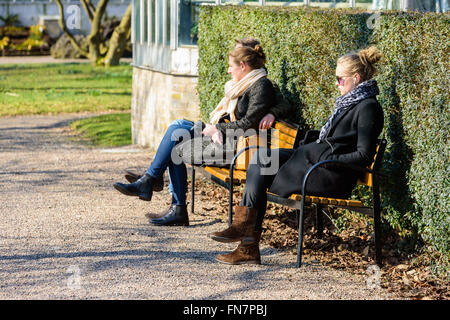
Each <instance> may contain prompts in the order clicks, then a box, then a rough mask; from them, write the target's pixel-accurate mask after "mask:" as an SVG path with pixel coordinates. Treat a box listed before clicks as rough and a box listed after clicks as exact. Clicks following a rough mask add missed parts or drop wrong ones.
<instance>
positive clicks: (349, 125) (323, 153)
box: [269, 98, 384, 198]
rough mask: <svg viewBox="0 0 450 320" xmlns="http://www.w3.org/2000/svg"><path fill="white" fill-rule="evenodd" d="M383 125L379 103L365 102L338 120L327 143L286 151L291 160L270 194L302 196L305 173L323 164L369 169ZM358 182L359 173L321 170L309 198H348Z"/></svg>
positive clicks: (313, 176)
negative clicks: (346, 164) (339, 163)
mask: <svg viewBox="0 0 450 320" xmlns="http://www.w3.org/2000/svg"><path fill="white" fill-rule="evenodd" d="M383 122H384V117H383V110H382V108H381V106H380V104H379V103H378V101H377V100H376V99H375V98H368V99H365V100H362V101H361V102H359V103H358V104H357V105H355V106H354V107H353V108H350V109H349V110H347V111H345V112H343V113H341V114H340V115H339V116H338V117H337V118H336V120H335V121H334V122H333V123H332V125H331V128H330V130H329V133H328V134H327V136H326V138H325V141H323V142H320V143H317V142H315V141H314V142H309V143H306V144H303V145H300V146H299V147H298V148H297V149H295V150H290V151H288V150H283V152H290V153H291V156H290V158H289V160H287V162H285V163H284V164H282V165H281V167H280V169H279V171H278V173H277V175H276V177H275V179H274V181H273V183H272V185H271V187H270V189H269V191H270V192H272V193H276V194H278V195H280V196H283V197H288V196H290V195H291V194H293V193H301V192H302V187H301V186H302V183H303V178H304V176H305V175H306V172H307V171H308V170H309V169H310V168H311V167H312V166H313V165H314V164H316V163H317V162H319V161H322V160H339V161H342V162H346V163H350V164H355V165H360V166H367V165H369V164H370V163H371V162H372V160H373V157H374V156H375V148H376V143H377V138H378V136H379V135H380V133H381V130H382V129H383ZM316 133H318V132H316ZM317 136H318V134H317ZM358 178H359V173H355V172H353V171H349V170H345V169H342V168H337V167H331V168H330V167H327V168H318V169H316V170H315V171H314V172H313V173H312V174H311V176H310V178H309V180H308V185H307V194H310V195H319V196H320V195H323V196H333V197H341V198H342V197H343V198H346V197H349V196H350V194H351V191H352V190H353V188H354V187H355V184H356V181H357V179H358Z"/></svg>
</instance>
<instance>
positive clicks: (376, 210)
mask: <svg viewBox="0 0 450 320" xmlns="http://www.w3.org/2000/svg"><path fill="white" fill-rule="evenodd" d="M372 183H373V186H372V188H373V189H372V190H373V222H374V229H375V261H376V263H377V265H378V266H380V267H381V265H382V260H383V258H382V251H381V247H382V243H381V204H380V191H379V188H378V181H377V180H376V179H375V178H374V179H373V182H372Z"/></svg>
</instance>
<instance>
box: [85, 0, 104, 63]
mask: <svg viewBox="0 0 450 320" xmlns="http://www.w3.org/2000/svg"><path fill="white" fill-rule="evenodd" d="M108 1H109V0H100V2H99V3H98V5H97V9H96V10H95V13H94V19H93V20H92V23H91V33H90V34H89V36H88V42H89V54H90V59H91V61H92V62H93V63H96V62H97V60H98V59H99V58H100V56H101V53H100V43H101V42H102V36H101V34H100V27H101V22H102V18H103V15H104V13H105V11H106V6H107V5H108Z"/></svg>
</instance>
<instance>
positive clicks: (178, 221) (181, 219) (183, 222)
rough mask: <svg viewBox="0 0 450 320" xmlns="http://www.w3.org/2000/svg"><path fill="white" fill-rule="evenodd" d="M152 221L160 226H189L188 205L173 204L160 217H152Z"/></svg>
mask: <svg viewBox="0 0 450 320" xmlns="http://www.w3.org/2000/svg"><path fill="white" fill-rule="evenodd" d="M150 222H151V223H153V224H155V225H158V226H188V225H189V216H188V212H187V207H186V205H184V206H177V205H173V206H172V208H171V209H170V210H169V212H168V213H167V214H166V215H165V216H163V217H161V218H158V219H151V220H150Z"/></svg>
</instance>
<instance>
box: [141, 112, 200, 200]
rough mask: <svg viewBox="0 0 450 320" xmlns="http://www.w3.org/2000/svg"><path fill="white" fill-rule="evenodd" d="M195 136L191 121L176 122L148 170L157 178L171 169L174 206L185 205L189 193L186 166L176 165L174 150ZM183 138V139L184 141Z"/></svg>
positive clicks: (165, 136)
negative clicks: (173, 158)
mask: <svg viewBox="0 0 450 320" xmlns="http://www.w3.org/2000/svg"><path fill="white" fill-rule="evenodd" d="M193 136H194V123H193V122H192V121H189V120H184V119H181V120H175V121H173V122H172V123H171V124H170V126H169V127H168V128H167V130H166V133H165V134H164V137H163V138H162V140H161V143H160V144H159V147H158V150H157V151H156V154H155V157H154V158H153V162H152V164H151V165H150V167H149V168H148V170H147V174H149V175H151V176H152V177H154V178H157V177H159V176H161V175H162V174H164V171H165V170H166V169H169V179H170V184H169V191H170V193H171V194H172V204H174V205H185V204H186V192H187V170H186V165H185V164H184V163H183V162H181V163H180V164H175V163H174V162H173V161H172V157H171V156H172V150H173V148H174V147H175V146H176V145H177V144H178V143H179V142H180V141H186V140H185V139H186V138H192V137H193ZM182 138H183V139H182Z"/></svg>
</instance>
